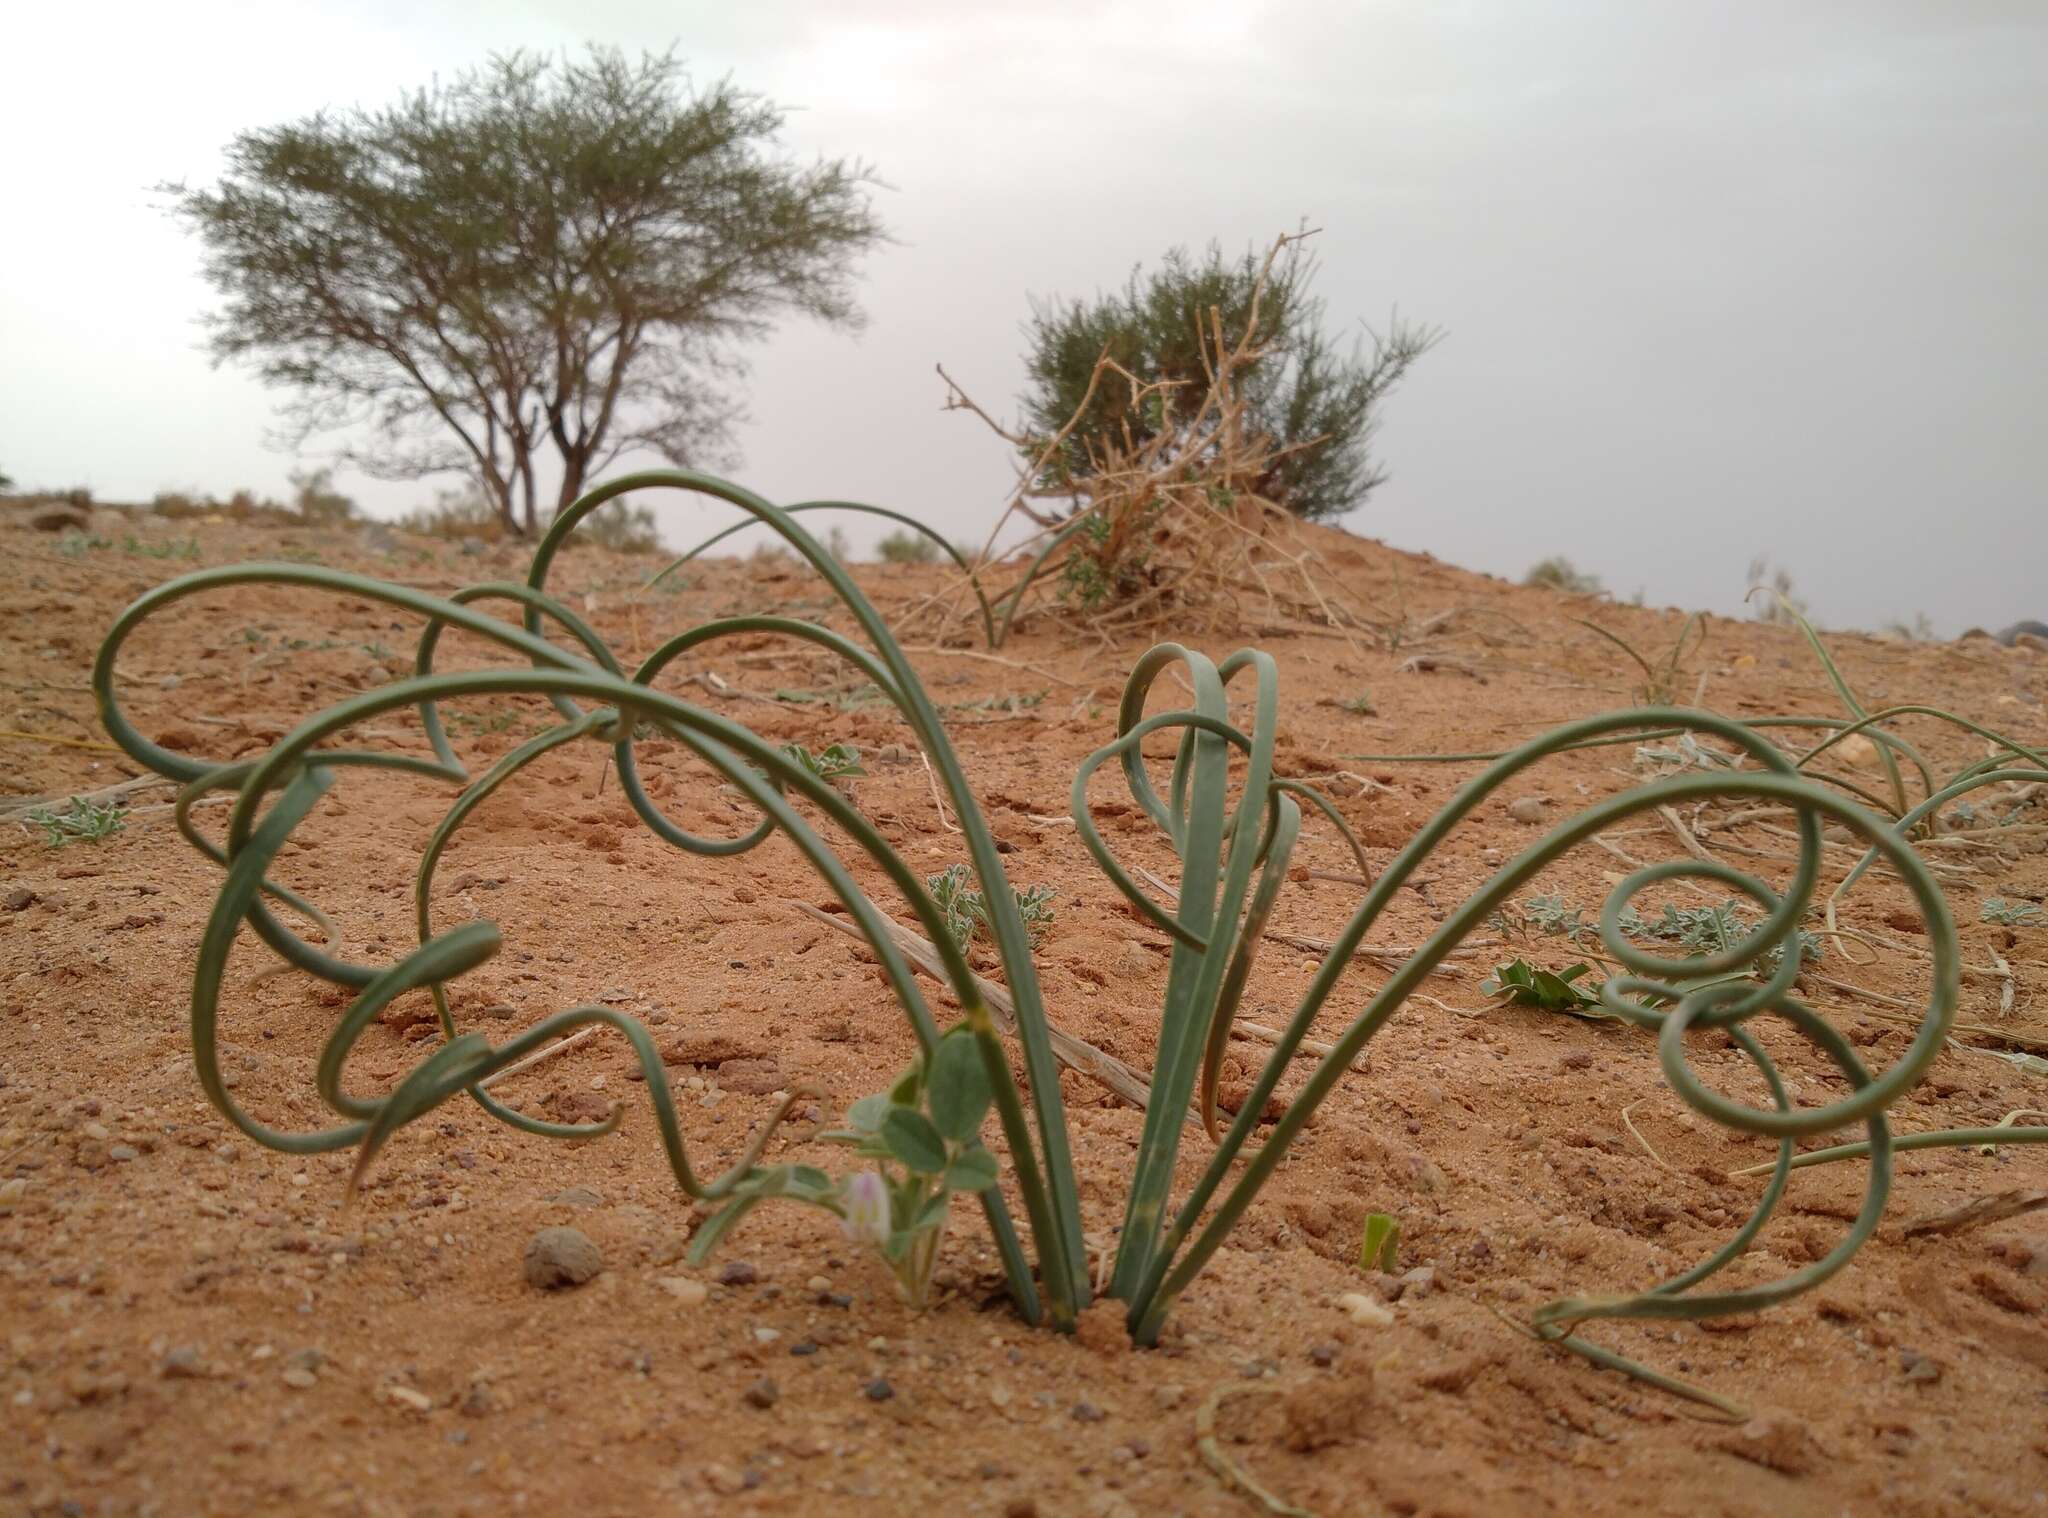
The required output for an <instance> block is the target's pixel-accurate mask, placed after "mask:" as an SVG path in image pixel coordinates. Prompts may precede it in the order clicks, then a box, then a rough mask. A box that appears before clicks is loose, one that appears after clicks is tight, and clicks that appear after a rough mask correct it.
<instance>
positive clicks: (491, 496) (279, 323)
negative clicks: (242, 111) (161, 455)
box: [162, 47, 883, 534]
mask: <svg viewBox="0 0 2048 1518" xmlns="http://www.w3.org/2000/svg"><path fill="white" fill-rule="evenodd" d="M783 120H784V113H783V111H782V110H781V109H780V108H779V107H777V106H775V105H773V104H770V103H769V102H768V101H766V100H763V99H761V98H760V97H758V96H755V95H750V94H747V93H745V92H744V91H742V90H740V89H738V88H737V87H735V86H734V85H732V84H731V83H729V82H726V81H724V80H720V81H719V82H717V83H714V84H710V85H705V86H695V85H693V84H692V83H691V81H690V78H689V75H688V74H687V72H686V70H685V66H684V64H683V62H682V61H681V60H680V59H678V58H676V57H675V56H674V54H673V53H660V54H656V53H648V54H643V55H642V56H640V57H639V58H637V59H634V58H629V57H628V56H626V55H625V54H624V53H622V52H618V51H615V50H612V49H607V48H601V47H599V48H593V49H591V50H590V52H589V53H588V54H587V55H586V56H585V57H583V58H581V59H575V58H570V57H566V56H565V57H560V58H556V57H551V56H546V55H540V54H531V53H517V52H515V53H510V54H502V55H499V56H497V57H494V58H492V59H491V60H490V61H489V62H487V63H485V64H483V65H482V66H481V67H479V68H476V69H473V70H469V71H466V72H462V73H459V74H456V75H454V76H453V77H452V78H448V79H443V80H437V81H436V82H434V83H432V84H429V85H427V86H426V87H424V88H422V89H418V90H414V91H412V92H410V93H408V94H405V95H403V96H402V97H401V98H400V99H399V100H397V101H396V102H395V103H393V104H390V105H384V106H376V107H350V108H345V109H328V110H323V111H320V112H319V113H317V114H315V115H311V116H307V117H304V118H302V119H300V120H298V121H293V122H287V123H285V124H283V125H280V126H268V127H258V128H254V129H251V130H248V131H244V132H242V133H240V134H238V135H237V136H236V137H235V139H234V141H233V142H231V143H230V144H229V145H228V147H227V153H226V157H227V167H226V171H225V173H224V174H223V176H222V178H221V180H220V182H219V183H218V184H217V185H215V186H212V187H209V188H198V189H194V188H188V187H187V186H185V185H182V184H171V185H165V186H163V187H162V189H163V191H164V192H165V193H166V194H167V195H168V196H169V197H170V205H171V209H172V212H173V214H174V215H176V216H177V217H178V219H179V220H181V221H182V222H184V223H185V224H186V225H187V226H188V227H189V228H190V229H191V230H192V231H194V232H195V233H197V234H198V236H199V238H200V240H201V242H202V244H203V245H204V247H205V252H206V262H205V269H206V274H207V277H208V278H209V279H210V280H211V282H212V283H213V285H214V287H215V289H216V290H218V291H219V293H220V295H221V297H222V300H223V303H222V305H221V306H220V308H219V309H218V310H217V311H215V312H214V313H213V314H212V316H211V318H210V321H211V327H212V334H213V337H212V346H213V351H214V354H215V356H216V357H218V358H221V359H228V360H234V361H237V362H244V363H247V364H250V365H252V366H253V367H254V368H255V370H256V372H257V373H258V374H259V375H260V376H261V377H262V378H263V379H264V380H265V381H266V382H268V383H270V384H273V385H277V386H280V387H284V388H286V389H288V390H290V391H292V392H293V394H294V398H293V399H292V400H291V401H290V402H289V403H288V405H287V408H286V415H287V418H288V419H289V422H290V424H291V431H292V433H293V435H294V436H295V438H296V439H297V440H299V441H303V440H304V439H305V438H307V437H308V436H310V435H312V434H313V433H316V432H324V431H328V430H331V429H335V428H347V429H350V432H349V435H350V436H352V437H354V438H356V439H359V441H355V442H352V443H350V444H349V445H348V446H347V447H345V448H343V449H341V450H338V451H337V453H336V457H337V459H338V460H339V461H341V462H344V463H348V464H353V465H356V466H358V467H361V468H363V469H365V470H366V471H368V472H370V473H373V474H376V475H379V476H382V477H387V478H418V477H421V476H425V475H430V474H437V473H444V472H448V471H461V472H463V473H466V474H468V475H470V476H471V477H473V478H474V479H475V480H476V482H477V484H478V486H479V487H480V488H481V489H482V490H483V492H484V493H485V496H486V498H487V499H488V500H489V502H490V504H491V507H492V509H493V511H494V513H495V514H496V516H497V517H498V518H499V519H500V520H501V521H502V522H503V523H504V525H505V527H506V528H507V529H508V530H510V531H512V532H515V533H525V534H532V533H534V532H536V531H538V530H539V528H540V527H541V525H542V524H543V523H544V521H545V520H546V517H547V515H548V513H547V510H546V503H544V502H543V501H542V500H541V494H542V491H543V489H544V486H543V483H542V481H543V477H544V476H552V477H554V479H555V481H556V482H557V483H556V488H555V499H554V503H553V504H554V507H555V509H556V510H559V509H560V508H562V507H565V506H567V505H568V504H569V503H570V502H572V501H574V500H575V499H576V498H577V497H578V496H580V495H581V494H583V492H584V489H585V486H586V484H587V483H588V480H589V477H590V476H591V475H592V474H593V473H594V472H595V471H597V470H599V469H601V468H603V467H604V465H605V464H606V463H607V462H608V461H609V460H611V459H612V458H614V457H616V456H617V455H618V454H620V453H621V452H624V451H628V450H645V451H648V452H652V453H655V454H658V455H660V456H662V457H664V458H667V459H669V460H671V461H673V462H676V463H679V464H680V463H684V462H687V461H690V460H693V459H699V458H705V457H710V456H714V455H716V454H718V453H720V452H722V451H725V450H727V449H729V447H730V442H731V432H730V426H731V422H732V419H733V418H734V416H735V415H736V414H737V403H736V400H735V397H734V393H733V392H734V384H735V380H736V377H737V375H738V373H739V370H740V367H741V365H740V362H739V359H738V357H737V345H739V344H741V343H743V342H748V341H753V340H758V339H759V338H761V337H763V336H765V335H766V333H767V332H768V330H769V329H770V327H771V325H772V324H773V323H774V322H775V321H776V320H777V319H778V318H781V317H783V316H786V315H790V314H799V315H805V316H810V317H813V318H816V319H818V320H820V321H823V322H826V323H828V324H831V325H835V326H841V327H851V326H854V325H856V324H857V323H858V322H859V320H860V313H859V308H858V306H857V304H856V302H855V299H854V274H855V264H856V261H857V259H858V258H859V256H860V255H861V254H862V253H864V252H865V251H866V250H867V249H869V248H871V247H872V246H874V244H875V243H876V242H878V241H879V240H880V239H881V238H882V236H883V232H882V227H881V223H880V221H879V220H878V219H877V217H876V215H875V213H874V211H873V209H872V205H871V198H870V192H871V190H872V188H873V187H874V186H875V184H876V183H877V181H876V180H875V179H874V177H873V174H872V172H871V171H870V170H869V168H868V167H867V166H866V165H864V164H862V163H859V162H857V161H850V160H846V159H838V158H825V157H820V158H815V159H798V158H796V157H794V156H792V155H790V154H788V153H787V152H786V151H784V149H783V147H782V144H781V140H780V134H781V130H782V125H783ZM364 423H369V424H372V425H370V426H369V427H367V428H365V427H363V426H362V425H361V424H364ZM544 461H545V463H544Z"/></svg>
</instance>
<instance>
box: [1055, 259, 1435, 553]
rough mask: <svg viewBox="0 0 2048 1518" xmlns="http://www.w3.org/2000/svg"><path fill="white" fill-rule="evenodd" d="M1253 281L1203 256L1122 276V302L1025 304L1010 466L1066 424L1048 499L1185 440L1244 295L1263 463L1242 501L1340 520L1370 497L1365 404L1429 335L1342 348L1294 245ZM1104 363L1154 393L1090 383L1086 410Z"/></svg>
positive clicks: (1248, 268)
mask: <svg viewBox="0 0 2048 1518" xmlns="http://www.w3.org/2000/svg"><path fill="white" fill-rule="evenodd" d="M1264 265H1265V258H1264V256H1263V255H1259V254H1254V253H1247V254H1245V255H1244V257H1242V258H1226V257H1225V256H1224V254H1223V252H1222V250H1221V248H1219V247H1218V246H1217V245H1216V244H1214V243H1212V244H1210V246H1209V248H1208V250H1207V251H1206V252H1205V253H1204V254H1203V255H1202V256H1201V257H1200V258H1196V257H1194V256H1193V255H1191V254H1189V253H1188V251H1187V250H1186V249H1184V248H1175V249H1173V250H1171V251H1170V252H1168V253H1167V254H1166V256H1165V257H1164V258H1163V259H1161V260H1160V263H1159V266H1158V268H1157V269H1155V270H1154V271H1152V272H1151V273H1150V274H1147V273H1146V272H1145V271H1144V269H1143V268H1142V266H1141V267H1139V268H1135V269H1133V270H1132V271H1131V276H1130V279H1129V280H1128V282H1127V283H1126V284H1125V286H1124V288H1123V289H1122V290H1121V291H1116V292H1113V293H1110V294H1106V295H1098V296H1097V297H1096V298H1095V299H1094V300H1092V301H1083V300H1078V299H1061V298H1057V297H1055V298H1051V299H1044V300H1035V301H1033V302H1032V307H1031V316H1030V318H1029V320H1027V321H1026V323H1025V326H1024V332H1025V337H1026V340H1027V342H1028V344H1029V351H1028V353H1027V356H1026V375H1027V388H1026V390H1025V393H1024V395H1023V396H1022V397H1021V398H1020V403H1021V405H1022V408H1023V414H1024V419H1025V426H1026V431H1027V437H1026V439H1025V443H1024V446H1023V450H1022V451H1023V452H1024V453H1025V455H1026V456H1027V458H1028V459H1030V460H1036V459H1037V458H1038V456H1039V454H1040V452H1041V451H1042V450H1043V449H1044V447H1045V445H1046V443H1047V442H1048V441H1049V440H1050V439H1053V438H1056V437H1058V436H1059V434H1060V432H1061V429H1062V428H1065V427H1066V426H1067V424H1068V423H1069V421H1075V425H1074V427H1073V428H1072V430H1071V431H1070V432H1068V433H1067V434H1066V437H1065V438H1064V440H1063V441H1061V443H1060V445H1059V446H1058V447H1057V448H1056V449H1054V450H1053V452H1052V454H1051V456H1050V457H1049V458H1048V459H1047V461H1046V464H1045V468H1044V470H1043V471H1042V478H1041V479H1040V480H1039V481H1037V488H1038V489H1039V490H1040V491H1043V492H1054V493H1057V492H1061V491H1063V490H1064V489H1065V488H1066V487H1068V486H1070V485H1072V484H1074V483H1075V482H1077V481H1081V480H1085V479H1086V478H1087V477H1088V476H1090V475H1091V474H1094V473H1096V472H1097V471H1099V470H1100V469H1101V468H1102V467H1103V465H1104V461H1105V460H1109V459H1113V458H1120V457H1128V456H1130V455H1131V454H1133V453H1136V452H1138V451H1140V450H1142V448H1143V446H1144V444H1145V443H1146V442H1147V441H1149V440H1150V439H1152V438H1154V437H1156V436H1157V435H1158V434H1159V433H1160V432H1161V431H1163V430H1170V429H1172V428H1174V427H1175V426H1176V424H1177V422H1179V423H1183V424H1184V422H1185V420H1186V417H1187V414H1188V413H1189V412H1190V411H1191V410H1192V409H1193V403H1194V402H1195V400H1196V399H1197V398H1198V397H1200V396H1201V395H1203V394H1204V392H1205V391H1206V390H1207V389H1208V386H1209V382H1210V380H1209V376H1210V360H1209V358H1208V357H1207V356H1206V355H1210V354H1213V353H1214V351H1215V345H1216V343H1217V341H1218V338H1219V337H1220V339H1221V342H1222V343H1223V345H1225V346H1226V347H1230V346H1234V345H1235V344H1237V343H1238V342H1239V341H1240V340H1241V339H1242V338H1243V336H1244V334H1245V331H1246V328H1247V326H1248V325H1250V324H1251V322H1252V320H1253V300H1254V296H1255V294H1256V296H1257V301H1258V306H1257V333H1256V343H1255V348H1254V351H1255V352H1256V353H1258V354H1259V355H1260V356H1259V357H1258V358H1257V359H1256V361H1255V362H1253V363H1251V364H1250V365H1248V366H1246V367H1245V368H1243V369H1241V370H1240V371H1239V379H1240V382H1241V385H1242V392H1243V396H1244V399H1245V402H1246V419H1247V422H1248V424H1249V426H1250V427H1251V428H1252V429H1253V430H1254V431H1255V432H1257V433H1260V434H1262V435H1263V436H1264V437H1265V438H1266V439H1267V440H1268V442H1269V444H1270V448H1269V450H1268V453H1267V463H1266V466H1265V468H1264V471H1263V473H1262V476H1261V478H1260V479H1258V480H1257V481H1255V482H1253V488H1254V489H1255V490H1256V491H1257V493H1258V494H1260V495H1261V496H1263V497H1265V498H1266V499H1267V500H1270V501H1272V502H1273V503H1274V504H1276V505H1279V506H1283V507H1285V508H1286V509H1287V510H1289V511H1292V512H1294V513H1295V514H1296V515H1298V516H1302V517H1306V518H1311V519H1314V518H1321V517H1329V516H1336V515H1338V514H1340V513H1342V512H1345V511H1348V510H1350V509H1351V508H1352V507H1353V506H1356V505H1358V504H1359V503H1360V502H1362V501H1363V500H1364V499H1365V498H1366V496H1367V495H1369V494H1370V493H1371V492H1372V490H1373V488H1374V487H1375V486H1377V485H1379V484H1380V483H1381V482H1382V481H1384V480H1385V479H1386V472H1385V470H1384V469H1383V468H1382V467H1381V466H1380V465H1379V463H1378V462H1377V461H1376V460H1375V459H1374V458H1373V457H1372V451H1371V444H1372V440H1373V434H1374V433H1375V431H1376V430H1377V429H1378V425H1379V407H1380V403H1381V402H1382V401H1383V400H1385V398H1386V396H1387V394H1388V392H1390V391H1391V390H1392V389H1393V388H1394V386H1395V385H1397V384H1398V383H1399V382H1400V380H1401V378H1402V376H1403V375H1405V374H1406V373H1407V372H1408V368H1409V366H1410V365H1411V364H1413V363H1414V361H1415V360H1416V359H1418V358H1420V357H1421V356H1422V355H1423V354H1424V353H1425V352H1427V351H1428V350H1429V349H1430V348H1431V347H1432V346H1433V345H1434V344H1435V343H1436V341H1437V338H1438V336H1439V334H1438V333H1437V332H1436V331H1435V330H1434V329H1431V328H1426V327H1416V326H1413V325H1410V324H1408V323H1404V322H1402V321H1401V320H1399V319H1398V318H1396V319H1395V320H1394V321H1393V322H1392V323H1391V324H1390V326H1389V327H1388V329H1387V331H1386V332H1384V333H1372V332H1365V333H1362V334H1361V337H1360V339H1359V340H1357V341H1354V342H1351V343H1344V342H1343V341H1342V340H1341V339H1340V338H1338V337H1336V336H1334V335H1332V334H1331V333H1329V332H1328V331H1326V330H1325V328H1324V325H1323V322H1324V303H1323V301H1322V299H1321V297H1319V296H1317V295H1315V294H1313V293H1312V291H1311V289H1310V286H1311V285H1312V283H1313V282H1314V278H1315V274H1316V263H1315V260H1314V259H1313V258H1311V257H1309V256H1308V255H1307V254H1306V253H1305V252H1304V251H1303V247H1302V244H1301V243H1300V242H1299V241H1293V242H1290V243H1289V244H1288V246H1287V249H1286V251H1285V252H1284V253H1283V254H1282V255H1281V256H1280V257H1279V258H1278V259H1277V260H1276V261H1275V262H1274V263H1273V266H1272V268H1271V270H1270V271H1269V272H1268V274H1267V277H1266V281H1265V284H1264V288H1263V289H1261V288H1260V271H1261V269H1262V268H1263V267H1264ZM1219 322H1220V333H1219V331H1218V323H1219ZM1104 355H1107V356H1108V357H1109V358H1110V359H1111V360H1113V361H1114V362H1115V363H1116V364H1118V365H1120V366H1121V367H1122V368H1123V369H1124V370H1125V371H1127V373H1128V375H1129V376H1130V377H1131V378H1132V379H1135V380H1136V381H1138V382H1139V383H1140V384H1141V385H1144V386H1156V385H1160V384H1165V385H1167V386H1168V387H1169V388H1167V389H1166V390H1163V391H1161V390H1152V391H1151V392H1150V393H1148V394H1146V395H1144V396H1142V397H1136V396H1134V394H1133V387H1132V385H1131V384H1130V383H1129V382H1128V381H1124V382H1120V383H1111V382H1108V381H1107V380H1105V382H1103V383H1100V384H1097V385H1095V386H1094V393H1093V395H1090V394H1089V389H1090V382H1091V380H1092V379H1093V378H1094V376H1095V371H1096V365H1097V361H1098V360H1099V359H1101V358H1102V357H1103V356H1104ZM1121 378H1122V377H1121V376H1119V379H1121ZM1171 395H1179V396H1184V397H1185V398H1186V404H1185V405H1183V406H1182V407H1181V408H1180V409H1179V413H1178V416H1177V415H1176V409H1175V407H1174V406H1173V405H1172V404H1171V403H1169V402H1168V401H1167V400H1166V397H1167V396H1171ZM1077 417H1078V420H1076V418H1077Z"/></svg>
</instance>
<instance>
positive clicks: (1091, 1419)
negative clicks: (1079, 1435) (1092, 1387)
mask: <svg viewBox="0 0 2048 1518" xmlns="http://www.w3.org/2000/svg"><path fill="white" fill-rule="evenodd" d="M1073 1416H1074V1421H1075V1422H1076V1423H1100V1422H1101V1421H1102V1420H1103V1419H1104V1418H1106V1417H1108V1416H1109V1414H1107V1413H1105V1412H1104V1411H1103V1410H1102V1409H1101V1408H1099V1407H1097V1406H1096V1405H1095V1404H1094V1403H1093V1402H1076V1403H1075V1404H1074V1406H1073Z"/></svg>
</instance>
